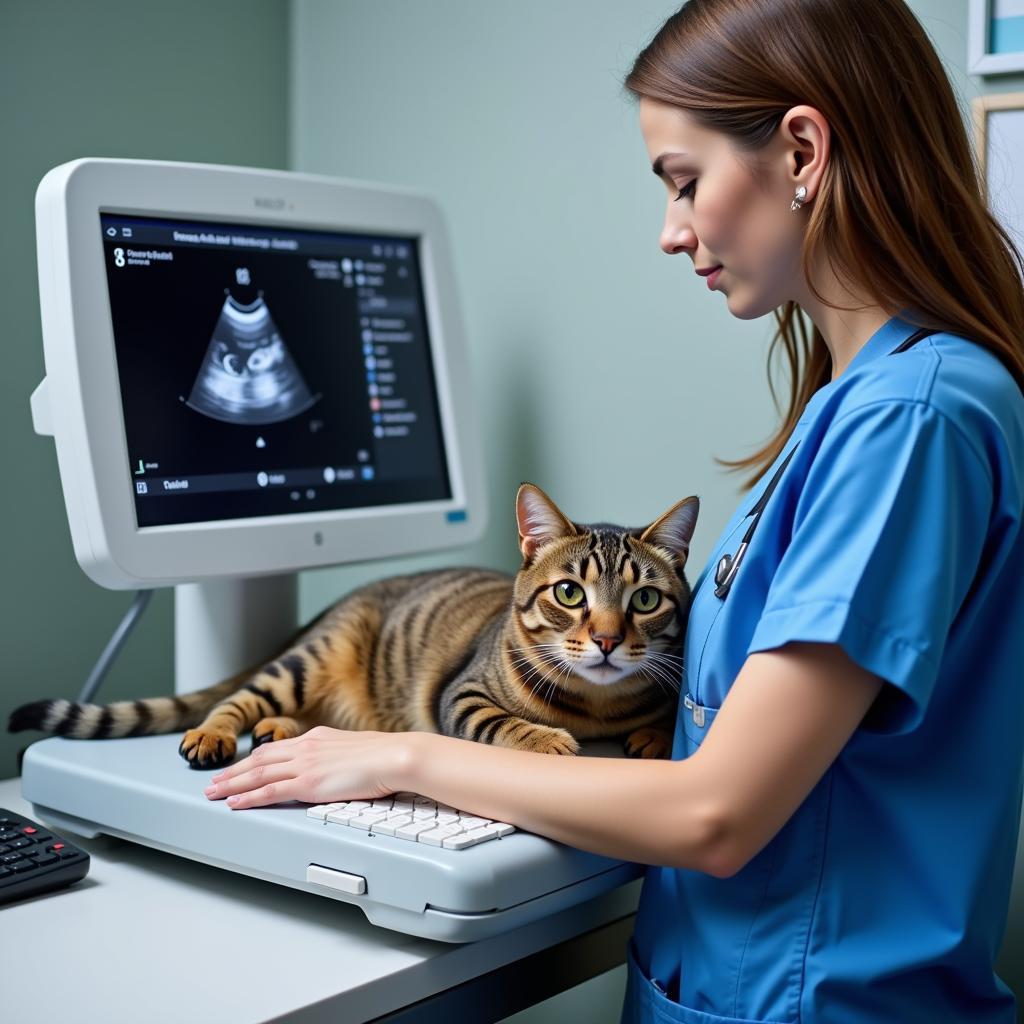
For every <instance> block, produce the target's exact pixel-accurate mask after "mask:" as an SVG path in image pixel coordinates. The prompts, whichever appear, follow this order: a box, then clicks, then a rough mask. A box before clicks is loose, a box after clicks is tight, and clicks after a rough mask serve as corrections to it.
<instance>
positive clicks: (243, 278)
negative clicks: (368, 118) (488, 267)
mask: <svg viewBox="0 0 1024 1024" xmlns="http://www.w3.org/2000/svg"><path fill="white" fill-rule="evenodd" d="M100 229H101V231H102V238H103V249H104V256H105V262H106V270H107V285H108V290H109V296H110V315H111V323H112V326H113V333H114V350H115V355H116V359H117V373H118V384H119V389H120V395H121V403H122V413H123V421H124V430H125V438H126V441H127V446H128V461H129V464H128V465H127V466H126V467H125V473H126V475H127V476H128V477H129V478H130V480H131V483H132V490H133V493H134V498H135V515H136V523H137V525H138V527H139V528H146V527H151V526H161V525H168V524H174V523H195V522H206V521H212V520H225V519H238V518H248V517H252V516H274V515H287V514H293V515H294V514H296V513H303V512H319V511H323V510H327V509H344V508H368V507H376V506H382V505H394V504H399V503H406V502H424V501H434V500H436V501H444V500H447V499H450V498H451V497H452V492H451V484H450V481H449V475H448V463H447V457H446V454H445V440H444V435H443V431H442V428H441V417H440V408H439V402H438V395H437V386H436V381H435V379H434V369H433V358H432V353H431V339H430V337H429V332H428V328H427V317H426V311H425V307H424V299H423V289H422V283H421V272H420V252H419V241H418V239H416V238H411V237H394V236H370V235H361V234H349V233H341V232H337V233H335V232H330V233H328V232H314V231H307V230H299V229H294V230H292V229H288V228H280V227H268V226H266V225H262V226H261V225H253V224H244V225H243V224H226V223H214V222H196V221H187V222H186V221H177V220H174V221H172V220H163V219H154V218H148V217H139V216H135V215H122V214H118V213H116V212H113V211H103V212H101V214H100Z"/></svg>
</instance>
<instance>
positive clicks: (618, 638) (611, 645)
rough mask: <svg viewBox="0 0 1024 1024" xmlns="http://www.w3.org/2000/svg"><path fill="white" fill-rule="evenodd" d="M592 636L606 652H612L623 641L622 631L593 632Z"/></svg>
mask: <svg viewBox="0 0 1024 1024" xmlns="http://www.w3.org/2000/svg"><path fill="white" fill-rule="evenodd" d="M590 638H591V639H592V640H593V641H594V643H595V644H597V646H598V647H600V648H601V650H602V651H604V653H605V654H611V653H612V651H614V650H615V648H616V647H618V646H619V644H621V643H622V634H621V633H591V634H590Z"/></svg>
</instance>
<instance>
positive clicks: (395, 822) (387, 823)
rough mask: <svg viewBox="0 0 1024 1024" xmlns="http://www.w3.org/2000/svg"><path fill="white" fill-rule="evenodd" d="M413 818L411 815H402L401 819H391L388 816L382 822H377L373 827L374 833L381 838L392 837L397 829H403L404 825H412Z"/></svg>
mask: <svg viewBox="0 0 1024 1024" xmlns="http://www.w3.org/2000/svg"><path fill="white" fill-rule="evenodd" d="M412 821H413V818H412V815H411V814H403V815H401V817H397V818H392V817H391V816H390V815H389V816H388V817H386V818H385V819H384V820H383V821H378V822H377V824H376V825H374V826H373V831H374V832H379V833H380V834H381V835H382V836H393V835H394V834H395V832H397V831H398V829H400V828H403V827H404V826H406V825H410V824H412Z"/></svg>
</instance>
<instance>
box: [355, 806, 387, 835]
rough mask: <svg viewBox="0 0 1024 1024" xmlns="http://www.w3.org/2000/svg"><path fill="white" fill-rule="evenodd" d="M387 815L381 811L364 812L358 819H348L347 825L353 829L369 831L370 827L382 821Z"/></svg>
mask: <svg viewBox="0 0 1024 1024" xmlns="http://www.w3.org/2000/svg"><path fill="white" fill-rule="evenodd" d="M386 817H387V815H386V814H385V813H384V812H383V811H364V812H363V813H362V814H360V815H359V816H358V817H355V818H349V819H348V824H349V825H351V826H352V827H353V828H365V829H366V830H367V831H369V829H370V826H371V825H376V824H377V822H378V821H383V820H384V819H385V818H386Z"/></svg>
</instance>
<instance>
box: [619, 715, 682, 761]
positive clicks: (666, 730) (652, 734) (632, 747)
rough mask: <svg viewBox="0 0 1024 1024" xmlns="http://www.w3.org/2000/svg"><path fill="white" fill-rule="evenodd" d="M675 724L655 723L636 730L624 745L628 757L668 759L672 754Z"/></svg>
mask: <svg viewBox="0 0 1024 1024" xmlns="http://www.w3.org/2000/svg"><path fill="white" fill-rule="evenodd" d="M672 731H673V723H671V722H655V723H654V724H653V725H644V726H641V728H639V729H634V730H633V731H632V732H631V733H630V734H629V735H628V736H627V737H626V742H625V743H624V744H623V749H624V750H625V752H626V756H627V757H642V758H668V757H670V756H671V754H672Z"/></svg>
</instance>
